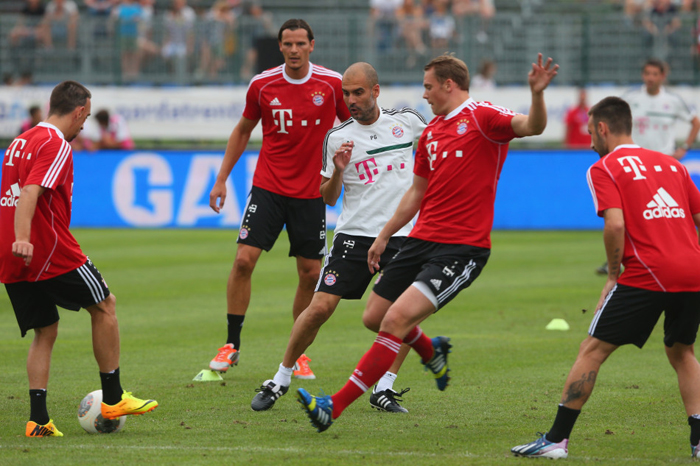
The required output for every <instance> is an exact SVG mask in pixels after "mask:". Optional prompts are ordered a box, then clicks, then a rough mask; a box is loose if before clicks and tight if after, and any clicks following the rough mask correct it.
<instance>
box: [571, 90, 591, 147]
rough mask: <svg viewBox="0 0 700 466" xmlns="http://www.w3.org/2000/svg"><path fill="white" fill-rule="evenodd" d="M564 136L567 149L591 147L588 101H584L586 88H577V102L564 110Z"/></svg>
mask: <svg viewBox="0 0 700 466" xmlns="http://www.w3.org/2000/svg"><path fill="white" fill-rule="evenodd" d="M564 124H565V125H566V136H565V138H564V144H566V147H567V148H569V149H589V148H590V147H591V135H590V134H588V103H586V89H584V88H580V89H579V90H578V103H576V105H574V106H573V107H571V108H570V109H569V110H568V111H567V112H566V117H564Z"/></svg>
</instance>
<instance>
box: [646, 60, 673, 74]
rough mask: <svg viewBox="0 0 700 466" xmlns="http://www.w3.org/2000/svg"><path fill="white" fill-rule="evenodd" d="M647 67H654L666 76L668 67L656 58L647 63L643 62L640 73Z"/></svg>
mask: <svg viewBox="0 0 700 466" xmlns="http://www.w3.org/2000/svg"><path fill="white" fill-rule="evenodd" d="M647 66H653V67H656V68H658V69H659V71H661V73H663V74H666V73H667V72H668V65H667V64H666V62H665V61H663V60H659V59H658V58H649V59H648V60H647V61H645V62H644V66H642V71H644V69H645V68H646V67H647Z"/></svg>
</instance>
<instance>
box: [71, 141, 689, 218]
mask: <svg viewBox="0 0 700 466" xmlns="http://www.w3.org/2000/svg"><path fill="white" fill-rule="evenodd" d="M257 155H258V153H257V152H254V151H247V152H245V153H244V154H243V155H242V156H241V159H240V160H239V162H238V163H237V164H236V166H235V167H234V169H233V171H232V173H231V176H230V177H229V180H228V182H227V188H228V190H227V191H228V197H227V198H226V202H225V204H224V208H223V210H222V212H221V213H220V214H216V213H215V212H214V211H213V210H211V208H210V207H209V192H210V191H211V188H212V186H213V185H214V181H215V179H216V175H217V173H218V171H219V167H220V166H221V161H222V159H223V152H220V151H219V152H213V151H202V152H192V151H183V152H175V151H154V152H143V151H137V152H124V151H102V152H97V153H89V152H77V153H75V184H74V191H73V221H72V225H73V226H76V227H149V228H158V227H169V228H179V227H186V228H192V227H205V228H217V227H225V228H237V227H238V226H239V223H240V219H241V213H242V211H243V209H244V207H245V203H246V199H247V197H248V192H249V191H250V186H251V181H252V176H253V171H254V169H255V163H256V161H257ZM597 160H598V155H597V154H596V153H595V152H593V151H591V150H581V151H515V150H513V151H510V154H509V155H508V160H507V161H506V163H505V166H504V168H503V172H502V174H501V179H500V182H499V185H498V195H497V198H496V213H495V219H494V228H496V229H597V228H601V227H602V225H603V222H602V220H601V219H600V218H598V217H597V216H596V214H595V212H594V210H593V201H592V199H591V195H590V191H589V189H588V184H587V182H586V171H587V170H588V167H590V166H591V165H592V164H593V163H595V161H597ZM683 163H684V164H685V165H686V166H687V167H688V169H689V170H690V172H691V174H692V175H693V178H694V180H695V182H696V184H698V183H700V157H698V154H696V153H693V154H689V155H688V156H687V157H686V158H685V159H684V160H683ZM340 206H341V202H340V201H339V202H338V203H337V204H336V207H332V208H331V207H329V208H328V219H327V224H328V226H329V228H333V227H334V226H335V222H336V220H337V218H338V214H339V213H340Z"/></svg>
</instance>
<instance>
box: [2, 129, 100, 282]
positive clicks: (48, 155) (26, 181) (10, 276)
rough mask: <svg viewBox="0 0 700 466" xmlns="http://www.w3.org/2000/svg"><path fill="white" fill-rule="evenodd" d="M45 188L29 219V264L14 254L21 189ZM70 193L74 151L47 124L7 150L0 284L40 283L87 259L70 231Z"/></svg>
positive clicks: (3, 177) (23, 134) (4, 161)
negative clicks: (31, 254) (26, 186)
mask: <svg viewBox="0 0 700 466" xmlns="http://www.w3.org/2000/svg"><path fill="white" fill-rule="evenodd" d="M31 184H36V185H39V186H43V187H44V188H46V191H44V194H42V195H41V196H40V197H39V200H38V202H37V206H36V211H35V213H34V218H33V219H32V230H31V239H30V241H31V243H32V244H33V245H34V258H33V259H32V262H31V264H30V265H29V267H27V266H25V265H24V259H22V258H19V257H15V256H13V255H12V243H13V242H14V241H15V210H16V208H17V200H18V199H19V194H20V190H21V189H22V187H24V186H25V185H31ZM72 191H73V151H72V149H71V147H70V144H68V142H66V140H65V139H64V138H63V133H61V131H60V130H59V129H58V128H56V127H55V126H53V125H51V124H48V123H39V124H38V125H37V126H35V127H34V128H32V129H31V130H29V131H27V132H26V133H22V134H20V135H19V136H18V137H17V138H15V140H14V141H12V143H11V144H10V147H9V149H7V151H5V157H4V159H3V163H2V180H1V181H0V194H1V195H2V197H1V198H0V282H2V283H14V282H20V281H38V280H47V279H49V278H53V277H56V276H58V275H62V274H64V273H67V272H70V271H71V270H75V269H77V268H78V267H80V266H81V265H83V264H84V263H85V261H86V260H87V258H86V257H85V255H84V254H83V252H82V251H81V249H80V245H79V244H78V242H77V241H76V240H75V238H73V235H72V234H71V233H70V231H69V230H68V227H69V225H70V217H71V202H72V199H71V197H72Z"/></svg>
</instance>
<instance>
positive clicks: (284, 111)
mask: <svg viewBox="0 0 700 466" xmlns="http://www.w3.org/2000/svg"><path fill="white" fill-rule="evenodd" d="M272 117H273V118H275V120H274V123H275V124H276V125H277V126H279V127H280V130H279V131H278V133H282V134H289V132H288V131H287V125H289V126H292V109H289V108H281V109H279V110H273V111H272ZM285 118H286V119H285Z"/></svg>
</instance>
